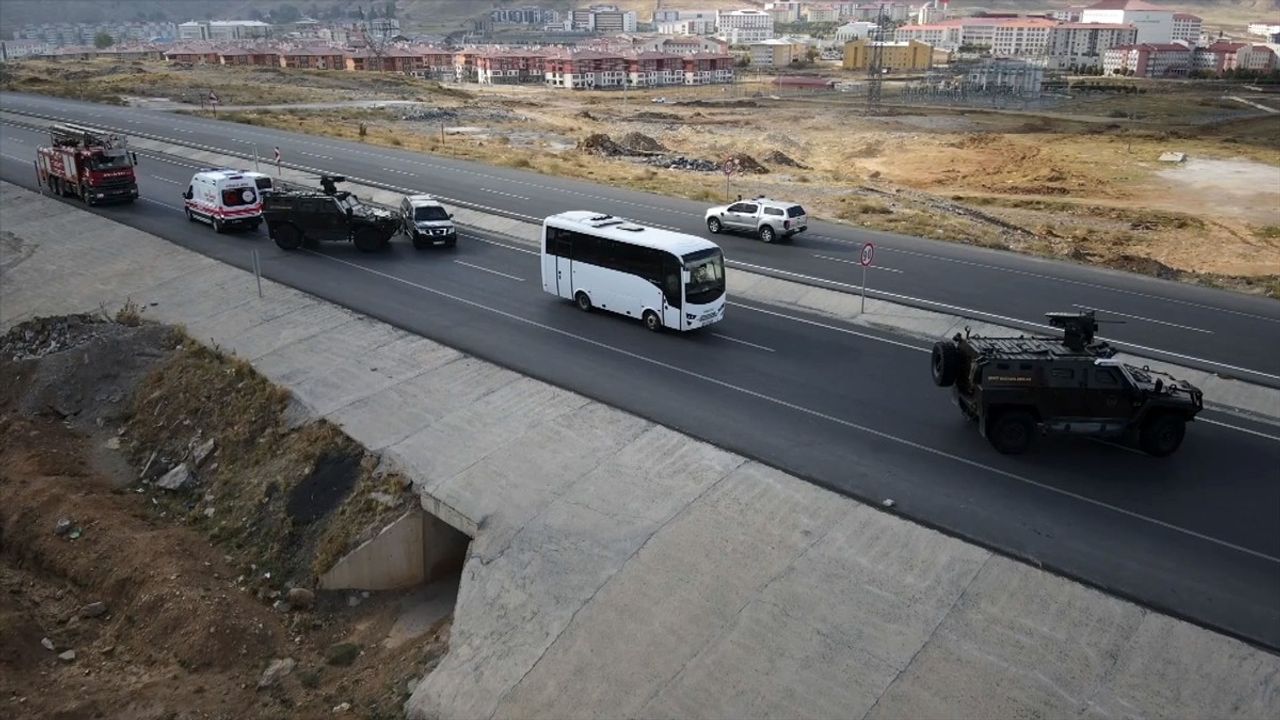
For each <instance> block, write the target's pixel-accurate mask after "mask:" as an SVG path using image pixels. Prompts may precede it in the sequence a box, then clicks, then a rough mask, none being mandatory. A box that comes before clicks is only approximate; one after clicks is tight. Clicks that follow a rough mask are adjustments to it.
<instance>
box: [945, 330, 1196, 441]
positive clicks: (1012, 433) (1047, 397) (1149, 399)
mask: <svg viewBox="0 0 1280 720" xmlns="http://www.w3.org/2000/svg"><path fill="white" fill-rule="evenodd" d="M1047 317H1048V318H1049V323H1050V325H1052V326H1054V327H1058V328H1062V331H1063V336H1062V337H1061V338H1051V337H1034V336H1033V337H1028V336H1018V337H983V336H978V335H972V334H970V333H969V332H968V330H966V331H965V333H964V334H963V335H961V334H960V333H957V334H956V335H955V337H953V338H952V339H950V340H941V341H939V342H937V343H934V346H933V352H932V353H931V357H930V360H931V368H932V373H933V381H934V383H936V384H937V385H939V386H941V387H950V388H952V391H953V398H954V401H955V403H956V405H958V406H959V407H960V412H961V413H962V414H963V415H964V417H965V418H967V419H968V420H971V421H975V422H977V424H978V431H979V432H980V433H981V434H982V435H983V436H984V437H986V438H987V440H988V441H989V442H990V443H991V444H992V445H993V446H994V447H995V449H996V450H998V451H999V452H1001V453H1005V454H1009V455H1016V454H1020V453H1023V452H1026V451H1027V450H1028V449H1029V448H1030V447H1031V444H1032V442H1033V441H1034V439H1035V437H1036V435H1038V434H1050V433H1053V434H1072V435H1085V436H1091V437H1099V438H1106V439H1109V440H1114V441H1120V442H1125V443H1128V444H1132V445H1136V446H1137V447H1138V448H1140V449H1141V450H1142V451H1143V452H1145V453H1147V454H1149V455H1153V456H1157V457H1163V456H1166V455H1170V454H1172V453H1173V452H1174V451H1176V450H1177V449H1178V447H1179V446H1180V445H1181V444H1182V440H1183V437H1184V436H1185V434H1186V424H1187V423H1188V422H1190V421H1191V420H1193V419H1194V418H1195V416H1196V414H1197V413H1199V412H1200V411H1201V410H1203V409H1204V395H1203V394H1202V393H1201V392H1200V390H1198V389H1197V388H1195V387H1194V386H1192V385H1191V384H1190V383H1187V382H1185V381H1181V380H1177V379H1175V378H1173V377H1172V376H1170V375H1168V374H1167V373H1163V372H1159V371H1156V370H1152V369H1151V368H1149V367H1145V366H1144V367H1137V366H1135V365H1130V364H1127V363H1124V362H1122V361H1120V360H1118V359H1116V357H1115V355H1116V351H1115V350H1114V349H1113V348H1112V347H1111V346H1110V345H1108V344H1107V343H1106V342H1105V341H1102V340H1099V339H1097V338H1096V333H1097V330H1098V322H1099V321H1098V319H1097V318H1096V317H1095V316H1094V313H1093V312H1092V311H1090V312H1084V313H1048V314H1047Z"/></svg>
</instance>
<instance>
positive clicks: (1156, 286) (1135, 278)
mask: <svg viewBox="0 0 1280 720" xmlns="http://www.w3.org/2000/svg"><path fill="white" fill-rule="evenodd" d="M0 107H3V108H4V109H7V110H12V111H17V112H30V113H39V114H43V115H47V116H49V117H56V118H59V119H64V120H71V121H76V122H84V123H90V124H96V125H100V126H106V127H113V128H116V129H119V130H122V131H125V132H126V133H135V134H146V135H152V136H156V137H162V138H168V139H171V140H173V141H175V142H181V143H189V144H199V145H204V146H207V147H209V148H216V149H219V150H222V151H226V152H232V153H242V154H249V155H250V156H252V153H253V152H254V147H255V146H256V148H257V152H258V153H259V154H260V155H261V156H262V157H263V158H269V157H270V156H271V152H272V148H273V147H279V148H280V149H281V152H282V154H283V156H284V161H285V163H286V164H292V165H295V166H299V167H306V168H313V169H320V170H326V171H330V172H334V173H339V174H344V175H347V176H348V177H352V178H360V179H362V180H367V181H372V182H375V183H378V184H382V185H385V186H390V187H394V188H403V189H405V190H413V191H417V192H428V193H431V194H434V195H438V196H440V197H442V198H444V199H447V200H453V201H457V202H461V203H464V204H468V205H471V206H480V207H487V208H493V209H494V210H497V211H499V212H502V213H504V214H507V215H513V216H519V217H525V218H527V219H541V218H542V217H544V216H546V215H548V214H550V213H554V212H560V211H564V210H583V209H586V210H599V211H604V212H609V213H612V214H617V215H623V216H626V217H630V218H633V219H635V220H638V221H640V222H643V223H646V224H653V225H661V226H666V227H670V228H673V229H678V230H682V231H685V232H691V233H695V234H702V235H707V233H706V230H705V226H704V225H703V212H704V210H705V209H706V205H705V204H700V203H694V202H691V201H686V200H680V199H674V198H668V197H662V196H658V195H652V194H648V193H641V192H635V191H630V190H621V189H616V188H610V187H607V186H604V185H599V184H595V183H590V182H583V181H578V180H571V179H564V178H556V177H551V176H546V175H539V174H537V173H533V172H526V171H520V170H512V169H506V168H498V167H493V166H489V165H484V164H480V163H475V162H468V161H462V160H453V159H449V158H445V157H441V156H432V155H424V154H420V153H412V152H407V151H399V150H394V149H389V148H380V147H376V146H371V145H364V144H360V143H353V142H347V141H342V140H335V139H330V138H323V137H315V136H308V135H302V134H297V133H289V132H283V131H278V130H270V129H265V128H260V127H254V126H249V125H241V124H236V123H227V122H223V121H214V120H208V119H203V118H197V117H191V116H183V115H175V114H173V113H168V112H162V111H151V110H140V109H137V108H122V107H115V106H106V105H94V104H89V103H80V102H76V101H69V100H62V99H57V98H47V97H40V96H31V95H18V94H13V93H0ZM719 180H720V176H719V175H714V176H708V182H710V183H718V182H719ZM1277 180H1278V181H1280V177H1278V178H1277ZM737 187H738V189H739V190H741V191H743V192H744V194H748V195H749V194H750V183H749V180H746V179H742V180H739V181H738V184H737ZM717 242H719V243H720V244H721V245H722V246H723V247H724V248H725V253H726V256H727V257H728V258H729V261H730V263H731V264H734V265H737V266H738V267H743V268H747V269H755V270H763V271H767V272H773V273H777V274H782V275H784V276H786V277H790V278H792V279H796V280H800V281H802V282H823V281H825V282H828V283H840V284H844V285H846V286H849V287H848V288H846V289H852V287H853V286H856V285H858V284H859V283H860V282H861V271H860V269H859V268H858V267H857V266H856V264H855V263H856V258H857V255H858V252H859V251H860V249H861V247H862V245H863V243H865V242H875V243H876V244H877V255H876V257H877V263H876V264H877V268H876V269H873V270H872V271H871V273H870V285H871V294H872V295H873V296H879V297H883V298H885V299H891V300H898V301H901V302H906V303H908V304H913V305H918V306H923V307H928V308H931V309H937V310H943V311H947V312H954V313H957V314H963V315H967V316H970V317H975V318H979V319H986V320H991V321H995V322H1004V323H1010V322H1013V323H1018V324H1023V325H1033V324H1039V325H1042V324H1043V322H1044V316H1043V314H1044V313H1045V312H1048V311H1058V310H1077V309H1082V308H1095V309H1097V310H1098V311H1099V314H1100V316H1102V317H1106V318H1110V319H1113V320H1118V321H1121V322H1123V324H1119V325H1108V326H1106V327H1105V328H1104V330H1105V333H1104V336H1105V337H1107V338H1108V339H1110V340H1112V341H1113V342H1115V343H1116V344H1117V345H1118V346H1120V347H1121V348H1122V349H1125V350H1128V351H1131V352H1135V353H1137V354H1141V355H1146V356H1149V357H1154V358H1159V359H1163V360H1168V361H1172V362H1176V363H1179V364H1182V365H1189V366H1193V367H1197V368H1201V369H1205V370H1210V371H1213V372H1217V373H1220V374H1222V375H1226V376H1231V377H1239V378H1242V379H1245V380H1249V381H1251V382H1257V383H1261V384H1266V385H1270V386H1273V387H1280V353H1277V352H1276V351H1275V348H1276V347H1277V345H1280V302H1276V301H1275V300H1271V299H1267V298H1261V297H1251V296H1246V295H1241V294H1238V293H1232V292H1226V291H1220V290H1213V289H1210V288H1202V287H1196V286H1190V285H1186V284H1182V283H1176V282H1170V281H1163V280H1158V279H1155V278H1149V277H1145V276H1139V275H1133V274H1129V273H1123V272H1118V271H1112V270H1107V269H1102V268H1095V267H1089V266H1084V265H1077V264H1073V263H1065V262H1058V261H1050V260H1045V259H1041V258H1035V257H1029V256H1025V255H1018V254H1015V253H1008V252H1001V251H995V250H988V249H984V248H976V247H970V246H965V245H957V244H951V243H945V242H940V241H935V240H925V239H921V238H913V237H907V236H902V235H893V234H888V233H881V232H874V231H866V230H859V229H856V228H852V227H850V226H847V225H840V224H834V223H826V222H814V223H813V224H812V227H811V230H810V231H809V232H808V233H806V234H804V235H801V236H799V237H798V238H797V239H796V240H795V241H794V243H793V244H790V245H783V246H766V245H763V244H762V243H760V242H758V241H756V240H754V239H749V238H745V237H733V236H726V235H721V236H718V237H717ZM1205 252H1212V249H1211V248H1206V249H1205Z"/></svg>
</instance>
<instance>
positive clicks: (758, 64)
mask: <svg viewBox="0 0 1280 720" xmlns="http://www.w3.org/2000/svg"><path fill="white" fill-rule="evenodd" d="M748 49H749V50H750V51H751V67H753V68H778V67H788V66H789V65H791V63H793V62H798V61H800V60H802V59H804V57H805V53H806V51H807V50H808V47H807V46H805V45H800V44H796V43H793V42H791V41H790V40H781V39H778V38H770V39H769V40H761V41H760V42H758V43H751V45H749V46H748Z"/></svg>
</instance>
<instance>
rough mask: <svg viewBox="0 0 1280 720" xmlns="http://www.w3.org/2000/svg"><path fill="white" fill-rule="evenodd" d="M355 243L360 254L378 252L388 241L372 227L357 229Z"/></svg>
mask: <svg viewBox="0 0 1280 720" xmlns="http://www.w3.org/2000/svg"><path fill="white" fill-rule="evenodd" d="M355 241H356V249H357V250H359V251H360V252H377V251H378V250H381V249H382V246H383V245H385V244H386V242H387V239H386V238H384V237H382V233H380V232H378V231H377V230H375V229H373V228H371V227H362V228H357V229H356V234H355Z"/></svg>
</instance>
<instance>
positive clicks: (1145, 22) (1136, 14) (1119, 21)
mask: <svg viewBox="0 0 1280 720" xmlns="http://www.w3.org/2000/svg"><path fill="white" fill-rule="evenodd" d="M1173 15H1174V12H1173V10H1170V9H1168V8H1163V7H1160V6H1159V5H1152V4H1151V3H1149V2H1146V0H1099V2H1096V3H1094V4H1092V5H1090V6H1088V7H1086V8H1085V9H1084V10H1083V11H1081V13H1080V22H1084V23H1103V24H1107V25H1132V26H1134V27H1135V28H1137V30H1138V43H1139V44H1149V45H1167V44H1168V43H1171V42H1173V39H1174V38H1173Z"/></svg>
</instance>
